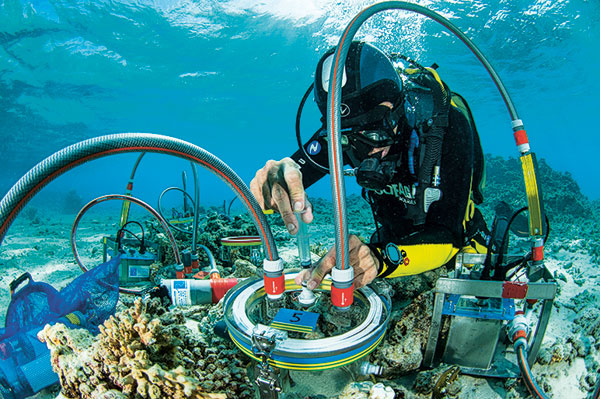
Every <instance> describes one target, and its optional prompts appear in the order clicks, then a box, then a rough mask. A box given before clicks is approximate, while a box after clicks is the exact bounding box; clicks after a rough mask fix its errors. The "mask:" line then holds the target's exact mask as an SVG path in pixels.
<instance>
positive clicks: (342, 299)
mask: <svg viewBox="0 0 600 399" xmlns="http://www.w3.org/2000/svg"><path fill="white" fill-rule="evenodd" d="M353 302H354V284H351V285H350V287H346V288H337V287H336V286H334V285H332V286H331V303H332V304H333V306H337V307H338V308H347V307H348V306H350V305H352V303H353Z"/></svg>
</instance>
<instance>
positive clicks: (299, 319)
mask: <svg viewBox="0 0 600 399" xmlns="http://www.w3.org/2000/svg"><path fill="white" fill-rule="evenodd" d="M318 319H319V314H318V313H313V312H303V311H302V310H294V309H286V308H282V309H279V311H278V312H277V314H276V315H275V318H273V322H271V327H274V328H278V329H280V330H286V331H297V332H304V333H309V332H311V331H314V330H315V328H316V327H317V320H318Z"/></svg>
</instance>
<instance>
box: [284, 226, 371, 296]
mask: <svg viewBox="0 0 600 399" xmlns="http://www.w3.org/2000/svg"><path fill="white" fill-rule="evenodd" d="M335 259H336V258H335V247H333V248H331V249H330V250H329V252H328V253H327V254H326V255H325V256H323V257H322V258H321V259H320V260H319V261H318V262H317V263H315V265H314V268H313V269H310V270H303V271H302V272H300V273H298V275H297V276H296V278H295V281H296V284H298V285H300V284H301V283H302V281H307V287H308V289H311V290H312V289H315V288H316V287H318V286H319V284H321V281H322V280H323V278H324V277H325V276H326V275H327V274H328V273H329V272H330V271H331V269H333V268H334V267H335ZM348 263H349V264H350V266H352V267H353V268H354V289H357V288H360V287H363V286H365V285H367V284H369V283H370V282H371V281H373V280H374V279H375V277H377V274H378V270H379V260H378V259H377V257H376V256H375V254H374V253H373V252H372V251H371V248H369V247H368V246H367V245H366V244H365V243H363V242H362V241H361V240H360V239H359V238H358V237H357V236H355V235H354V234H352V235H351V236H350V238H349V240H348Z"/></svg>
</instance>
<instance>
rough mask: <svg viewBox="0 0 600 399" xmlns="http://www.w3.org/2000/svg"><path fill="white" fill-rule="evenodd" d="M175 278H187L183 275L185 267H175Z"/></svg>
mask: <svg viewBox="0 0 600 399" xmlns="http://www.w3.org/2000/svg"><path fill="white" fill-rule="evenodd" d="M175 277H176V278H178V279H182V278H185V274H184V273H183V265H175Z"/></svg>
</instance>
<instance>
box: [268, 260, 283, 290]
mask: <svg viewBox="0 0 600 399" xmlns="http://www.w3.org/2000/svg"><path fill="white" fill-rule="evenodd" d="M263 270H264V282H265V292H266V293H267V296H268V297H269V298H270V299H277V298H279V297H280V296H281V295H282V294H283V292H284V291H285V276H284V275H283V261H282V260H281V259H277V260H273V261H271V260H267V259H265V260H264V261H263Z"/></svg>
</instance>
